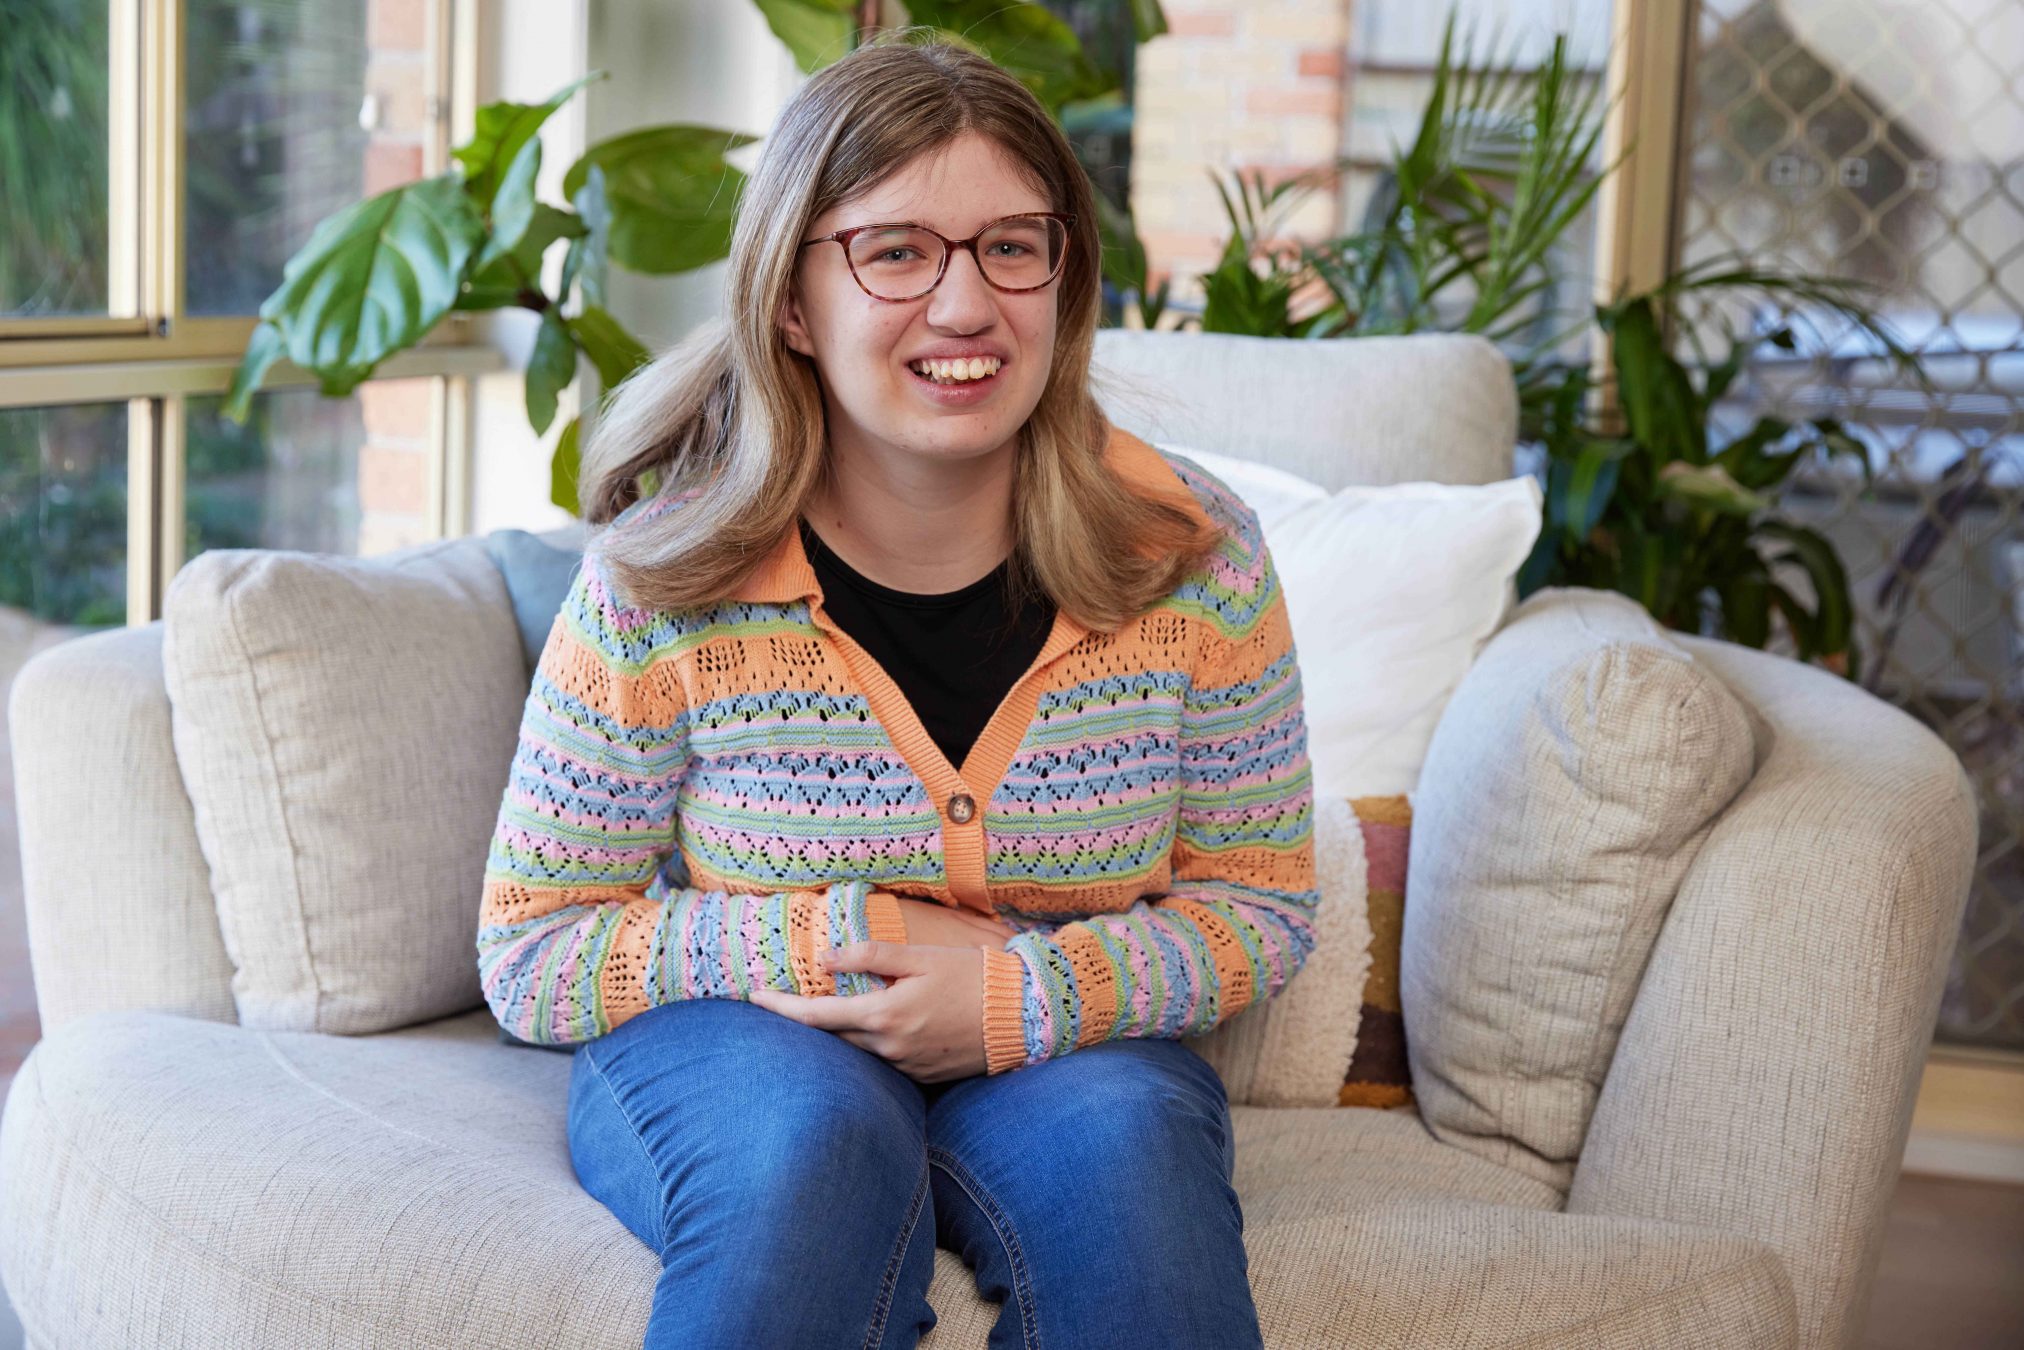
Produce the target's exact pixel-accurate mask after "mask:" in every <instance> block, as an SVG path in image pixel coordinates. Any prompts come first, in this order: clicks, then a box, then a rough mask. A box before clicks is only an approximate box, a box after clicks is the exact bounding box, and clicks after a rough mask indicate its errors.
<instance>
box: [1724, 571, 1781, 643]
mask: <svg viewBox="0 0 2024 1350" xmlns="http://www.w3.org/2000/svg"><path fill="white" fill-rule="evenodd" d="M1716 594H1717V595H1719V596H1720V597H1721V600H1722V621H1723V625H1724V626H1725V627H1726V628H1727V630H1728V636H1729V638H1730V639H1731V640H1732V641H1735V642H1740V643H1742V644H1743V645H1745V646H1747V647H1756V648H1759V649H1760V650H1761V649H1762V648H1763V646H1764V643H1765V642H1766V641H1767V640H1768V639H1769V638H1770V636H1771V603H1770V602H1771V591H1770V581H1769V578H1767V577H1766V576H1765V575H1764V573H1763V571H1762V570H1761V569H1760V568H1756V567H1745V568H1744V570H1742V571H1740V572H1737V573H1735V574H1733V575H1731V576H1729V577H1728V578H1726V580H1725V581H1724V583H1723V584H1722V585H1720V586H1718V587H1716Z"/></svg>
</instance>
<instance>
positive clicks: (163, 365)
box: [0, 0, 500, 624]
mask: <svg viewBox="0 0 2024 1350" xmlns="http://www.w3.org/2000/svg"><path fill="white" fill-rule="evenodd" d="M471 8H472V6H471V4H470V0H330V2H329V3H326V4H321V5H298V4H292V3H277V0H100V3H97V4H91V3H82V4H81V3H78V2H77V0H9V4H8V17H7V27H8V36H7V41H6V43H5V51H4V54H0V180H4V181H6V182H7V183H8V184H9V185H10V190H9V199H10V200H9V207H8V213H9V228H8V229H7V230H6V231H5V232H4V235H0V502H4V504H5V510H6V517H5V520H4V521H0V529H4V536H0V538H4V547H5V548H6V549H7V550H8V551H9V552H10V553H12V552H13V551H15V550H17V549H25V550H27V553H26V555H25V556H26V557H27V558H28V559H29V560H30V561H29V563H28V564H26V570H25V571H24V570H22V569H20V568H14V567H13V566H12V564H11V563H10V564H9V570H8V579H7V581H6V582H5V583H4V587H5V589H4V593H0V606H4V607H9V608H13V609H16V610H19V611H21V612H22V613H24V614H31V615H34V616H35V617H36V619H38V620H40V621H43V622H53V623H63V624H75V623H87V624H88V623H104V622H107V621H109V620H108V615H116V616H117V619H118V620H119V621H124V622H128V623H145V622H148V621H150V620H152V619H154V618H157V617H159V615H160V613H161V596H162V593H163V591H164V589H165V588H166V584H167V581H168V579H169V578H170V577H172V576H173V575H174V574H175V571H176V570H177V569H178V568H179V567H180V566H181V565H182V564H183V563H184V562H185V561H187V559H188V558H190V557H192V556H194V555H195V554H197V553H199V552H201V551H202V550H204V549H207V548H219V547H268V548H295V549H309V550H316V551H323V552H340V553H364V554H370V553H378V552H385V551H387V550H390V549H395V548H400V547H403V546H405V545H407V544H412V543H417V542H421V541H423V540H426V539H430V538H436V537H441V536H444V535H449V534H456V533H461V532H462V531H463V529H464V520H463V508H462V504H461V501H460V494H458V493H457V492H455V491H452V490H451V487H452V485H454V484H458V483H461V482H462V481H463V474H462V469H461V466H462V464H463V462H464V457H465V455H466V453H467V447H466V446H465V445H464V444H463V443H462V442H463V439H464V438H463V434H462V433H463V428H464V426H465V425H466V424H467V422H468V418H467V417H466V416H465V415H464V414H463V411H462V410H463V407H464V405H465V403H466V401H467V400H468V398H469V389H468V383H469V377H470V376H471V375H473V374H476V373H478V372H480V371H483V370H487V369H492V368H495V367H496V366H497V365H499V364H500V362H499V359H498V358H497V357H496V356H495V355H494V354H493V353H492V352H491V351H490V350H489V349H488V348H484V347H481V346H478V345H477V344H476V343H475V342H474V341H472V339H471V337H470V335H469V334H468V333H467V331H466V330H465V329H464V327H463V326H462V323H461V321H460V319H459V318H458V317H457V316H453V317H452V318H451V319H450V320H448V321H446V322H445V323H443V324H442V325H440V326H439V327H438V329H437V330H436V331H435V332H434V333H432V334H431V335H430V338H429V340H428V341H427V342H425V343H424V344H422V345H421V346H419V347H417V348H416V349H414V350H413V351H409V352H405V353H402V354H401V355H400V356H398V357H396V358H394V359H393V360H390V361H388V362H387V363H386V364H385V365H384V366H382V367H381V369H380V370H379V371H378V372H376V376H375V379H374V380H373V381H372V382H370V383H368V384H367V385H365V386H363V387H361V389H360V390H359V391H358V393H357V394H356V395H355V396H354V397H351V398H347V399H329V398H324V397H323V396H322V395H321V394H320V393H318V392H316V391H315V389H314V386H313V384H312V383H311V382H310V381H309V380H308V378H307V377H306V376H304V375H302V374H301V373H300V372H297V371H295V370H293V368H292V367H288V366H286V365H282V366H277V367H275V369H274V370H273V371H271V372H270V373H269V375H268V378H267V381H266V383H265V385H264V386H263V390H264V392H263V393H262V394H261V395H260V396H259V397H258V398H257V399H256V400H255V401H254V406H253V413H252V415H251V416H250V417H249V418H248V419H247V421H246V423H245V424H244V425H239V424H236V423H233V422H231V421H229V420H227V419H226V418H224V417H223V416H221V415H220V413H219V408H220V405H221V404H222V402H223V395H224V393H225V391H226V390H227V389H228V388H229V386H230V383H231V378H232V373H233V371H234V369H235V368H236V366H237V364H238V359H239V355H240V353H241V352H242V351H243V350H244V349H245V345H246V341H247V337H248V335H249V334H250V333H251V331H252V329H253V324H254V315H255V314H256V312H257V311H258V308H259V306H260V303H261V302H262V300H264V299H265V298H266V296H267V295H268V294H269V293H270V292H271V291H272V290H273V289H274V287H275V285H276V284H277V283H278V282H279V280H280V278H281V274H282V268H283V265H284V264H285V263H286V262H287V260H288V258H289V257H290V256H291V255H292V254H293V253H294V252H295V251H296V250H297V249H298V248H300V247H301V246H302V244H303V243H304V242H305V241H306V240H307V239H308V238H309V235H310V233H311V231H313V230H314V228H315V227H316V225H317V224H318V222H320V221H321V220H323V219H324V218H326V217H327V216H329V215H330V214H331V213H332V212H334V211H336V210H338V209H339V208H341V207H343V206H346V205H349V204H350V203H352V202H355V201H358V200H359V199H361V198H363V197H366V196H369V195H372V194H373V193H377V192H379V191H382V190H383V189H385V188H388V187H392V186H395V185H397V184H400V183H403V182H410V181H413V180H415V179H418V178H422V177H426V176H429V175H432V174H436V173H439V172H441V171H442V170H443V168H444V167H445V166H446V165H447V164H448V163H449V146H450V143H451V121H452V116H453V113H452V108H453V103H455V102H457V100H459V99H462V100H464V101H465V102H468V91H461V92H460V91H458V90H456V89H453V87H452V79H451V74H452V71H453V70H455V69H460V68H468V65H469V63H468V61H465V62H459V61H456V60H454V59H453V56H454V54H455V52H456V51H457V50H459V49H460V48H461V49H465V50H468V48H469V44H470V42H471V37H470V26H471V22H472V17H473V16H472V14H471V13H470V9H471ZM460 106H461V105H460ZM108 606H111V609H108V608H107V607H108Z"/></svg>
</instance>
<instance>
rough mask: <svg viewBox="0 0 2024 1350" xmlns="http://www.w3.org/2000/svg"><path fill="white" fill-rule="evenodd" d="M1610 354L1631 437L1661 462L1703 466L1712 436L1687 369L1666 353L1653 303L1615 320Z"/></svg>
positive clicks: (1630, 308) (1623, 311) (1636, 303)
mask: <svg viewBox="0 0 2024 1350" xmlns="http://www.w3.org/2000/svg"><path fill="white" fill-rule="evenodd" d="M1611 327H1612V329H1613V332H1612V333H1611V341H1610V355H1611V359H1612V362H1613V364H1614V365H1615V367H1616V387H1617V393H1618V396H1619V397H1620V398H1621V399H1622V401H1623V412H1624V418H1625V420H1626V421H1627V422H1628V423H1629V425H1630V434H1631V435H1632V436H1634V437H1636V438H1637V440H1638V441H1640V442H1642V443H1643V444H1644V445H1646V446H1649V447H1650V448H1651V449H1652V450H1654V451H1655V452H1657V453H1658V455H1659V457H1660V458H1661V459H1668V460H1672V459H1680V460H1686V461H1688V462H1690V463H1696V464H1698V463H1701V462H1703V461H1704V460H1705V459H1706V458H1707V433H1706V432H1705V430H1704V429H1703V423H1702V419H1701V409H1700V405H1699V402H1698V400H1696V399H1695V397H1694V389H1693V383H1692V381H1690V380H1689V379H1688V378H1687V372H1686V368H1685V367H1683V366H1682V365H1680V363H1679V362H1678V361H1676V360H1674V359H1673V357H1672V356H1671V354H1670V353H1668V352H1667V351H1666V348H1665V342H1664V340H1663V339H1662V338H1661V337H1660V335H1659V325H1658V316H1657V315H1656V314H1655V313H1654V312H1653V309H1652V304H1651V301H1650V300H1649V299H1648V298H1646V297H1643V296H1639V297H1636V298H1634V299H1632V300H1630V301H1627V302H1626V303H1624V304H1623V305H1621V306H1620V307H1618V308H1617V309H1616V310H1615V311H1614V313H1613V315H1612V316H1611Z"/></svg>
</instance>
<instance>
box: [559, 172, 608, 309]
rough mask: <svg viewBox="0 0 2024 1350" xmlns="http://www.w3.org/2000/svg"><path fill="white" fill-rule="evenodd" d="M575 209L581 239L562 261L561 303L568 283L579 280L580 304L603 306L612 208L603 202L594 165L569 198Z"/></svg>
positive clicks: (600, 176) (601, 180)
mask: <svg viewBox="0 0 2024 1350" xmlns="http://www.w3.org/2000/svg"><path fill="white" fill-rule="evenodd" d="M570 203H571V204H572V205H573V206H575V207H576V214H577V216H578V218H579V219H581V220H582V221H583V225H584V232H583V237H582V238H580V239H576V240H573V241H572V242H571V243H570V245H569V255H568V256H567V257H565V258H564V259H563V260H562V291H561V295H562V298H563V299H564V300H567V299H568V298H569V287H570V283H571V282H573V281H576V280H579V279H581V280H582V282H583V303H585V304H586V305H603V304H604V303H605V298H604V281H605V272H606V265H605V264H606V258H607V254H608V251H609V248H610V245H611V207H610V206H609V205H608V204H606V202H605V199H604V170H603V169H600V168H598V167H597V165H595V164H593V165H591V166H590V171H589V172H588V173H586V174H585V175H584V179H583V186H582V187H580V188H578V189H577V190H576V193H575V195H574V196H572V197H571V198H570Z"/></svg>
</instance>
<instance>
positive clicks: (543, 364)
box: [527, 309, 576, 436]
mask: <svg viewBox="0 0 2024 1350" xmlns="http://www.w3.org/2000/svg"><path fill="white" fill-rule="evenodd" d="M575 378H576V342H575V339H573V338H572V337H571V336H570V330H569V329H568V328H567V327H565V326H564V324H563V321H562V320H561V319H559V318H557V317H556V313H555V311H554V310H552V309H548V310H543V311H542V313H541V327H540V330H539V331H537V332H536V333H535V335H534V350H533V352H532V353H530V354H529V356H528V358H527V421H528V422H529V423H530V424H531V425H532V426H533V428H534V434H535V435H537V436H540V435H543V434H545V433H546V432H547V430H548V426H549V424H550V423H551V422H553V421H554V420H555V403H556V399H557V397H558V396H559V395H560V394H561V393H562V391H563V390H564V389H567V388H568V387H569V384H570V381H572V380H574V379H575Z"/></svg>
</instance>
